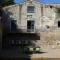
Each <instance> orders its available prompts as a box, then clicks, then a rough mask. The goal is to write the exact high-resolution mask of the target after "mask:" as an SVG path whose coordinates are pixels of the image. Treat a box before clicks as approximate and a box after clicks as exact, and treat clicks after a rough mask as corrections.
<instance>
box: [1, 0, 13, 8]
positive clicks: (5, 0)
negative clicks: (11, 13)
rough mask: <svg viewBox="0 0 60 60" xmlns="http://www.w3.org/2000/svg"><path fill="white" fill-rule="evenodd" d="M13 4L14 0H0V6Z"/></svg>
mask: <svg viewBox="0 0 60 60" xmlns="http://www.w3.org/2000/svg"><path fill="white" fill-rule="evenodd" d="M12 4H14V0H0V6H2V7H4V6H8V5H12Z"/></svg>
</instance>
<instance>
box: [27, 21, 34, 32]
mask: <svg viewBox="0 0 60 60" xmlns="http://www.w3.org/2000/svg"><path fill="white" fill-rule="evenodd" d="M27 31H28V32H33V31H34V21H27Z"/></svg>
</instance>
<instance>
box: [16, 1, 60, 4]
mask: <svg viewBox="0 0 60 60" xmlns="http://www.w3.org/2000/svg"><path fill="white" fill-rule="evenodd" d="M37 1H38V2H41V3H45V4H48V3H60V0H37ZM21 2H23V0H15V3H21Z"/></svg>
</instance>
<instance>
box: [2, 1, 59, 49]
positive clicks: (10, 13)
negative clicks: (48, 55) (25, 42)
mask: <svg viewBox="0 0 60 60" xmlns="http://www.w3.org/2000/svg"><path fill="white" fill-rule="evenodd" d="M59 8H60V4H42V3H39V2H36V1H34V0H25V1H24V2H23V3H21V4H15V5H11V6H7V7H4V8H3V9H4V12H5V13H6V15H7V21H6V24H5V25H6V26H7V30H8V32H12V33H17V32H18V33H26V34H37V35H39V37H40V39H37V40H36V43H35V44H36V45H38V46H40V47H45V48H46V47H47V46H52V47H53V48H55V47H56V46H57V45H58V46H59V45H60V43H59V42H60V38H59V35H60V34H59V31H60V28H59V27H60V17H59V14H58V13H56V9H59ZM16 29H17V30H16Z"/></svg>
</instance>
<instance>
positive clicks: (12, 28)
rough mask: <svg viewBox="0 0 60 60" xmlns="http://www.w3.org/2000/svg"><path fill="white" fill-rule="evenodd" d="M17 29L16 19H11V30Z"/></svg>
mask: <svg viewBox="0 0 60 60" xmlns="http://www.w3.org/2000/svg"><path fill="white" fill-rule="evenodd" d="M13 30H16V20H12V21H11V31H13Z"/></svg>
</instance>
